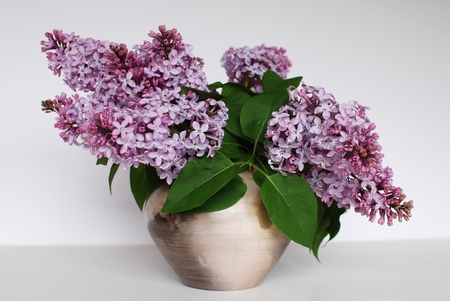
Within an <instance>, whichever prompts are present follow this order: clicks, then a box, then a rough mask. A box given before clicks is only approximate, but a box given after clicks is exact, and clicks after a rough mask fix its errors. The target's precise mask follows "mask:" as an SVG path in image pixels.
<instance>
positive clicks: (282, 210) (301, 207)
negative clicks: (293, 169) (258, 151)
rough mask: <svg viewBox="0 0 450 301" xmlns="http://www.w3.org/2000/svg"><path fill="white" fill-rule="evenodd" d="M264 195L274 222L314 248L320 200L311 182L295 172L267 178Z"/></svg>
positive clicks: (293, 236)
mask: <svg viewBox="0 0 450 301" xmlns="http://www.w3.org/2000/svg"><path fill="white" fill-rule="evenodd" d="M261 198H262V200H263V202H264V205H265V206H266V208H267V212H268V213H269V217H270V219H271V220H272V222H273V223H274V224H275V225H276V226H277V227H278V228H279V229H280V230H281V231H282V232H283V233H284V234H286V236H288V237H289V238H290V239H292V240H293V241H295V242H296V243H298V244H301V245H303V246H305V247H307V248H311V247H312V243H313V238H314V234H315V233H316V228H317V210H318V209H317V201H316V196H315V195H314V192H313V191H312V189H311V187H310V186H309V185H308V183H307V182H306V181H305V180H303V179H302V178H300V177H299V176H296V175H287V176H282V175H280V174H279V173H276V174H273V175H271V176H270V177H267V178H266V180H265V181H264V182H263V184H262V186H261Z"/></svg>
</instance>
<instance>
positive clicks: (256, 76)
mask: <svg viewBox="0 0 450 301" xmlns="http://www.w3.org/2000/svg"><path fill="white" fill-rule="evenodd" d="M285 53H286V50H285V49H283V48H276V47H267V46H265V45H264V44H263V45H261V46H256V47H253V48H249V47H247V46H245V47H241V48H236V49H235V48H233V47H230V48H229V49H228V50H227V51H226V52H225V54H224V55H223V57H222V59H221V64H222V67H224V68H225V70H226V72H227V76H228V80H229V81H230V82H236V83H240V84H243V85H246V86H248V87H249V88H250V89H251V90H252V91H254V92H258V93H261V92H263V89H262V86H261V79H262V76H263V75H264V73H265V72H266V71H267V70H273V71H275V72H276V73H277V74H278V75H279V76H281V77H282V78H286V76H287V73H288V71H289V68H290V67H291V66H292V64H291V61H290V60H289V59H288V57H287V56H286V55H285Z"/></svg>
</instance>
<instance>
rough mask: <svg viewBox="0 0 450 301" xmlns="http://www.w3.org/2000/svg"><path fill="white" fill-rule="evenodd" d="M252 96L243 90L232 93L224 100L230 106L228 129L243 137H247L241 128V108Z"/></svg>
mask: <svg viewBox="0 0 450 301" xmlns="http://www.w3.org/2000/svg"><path fill="white" fill-rule="evenodd" d="M251 99H252V98H251V96H249V95H248V94H246V93H243V92H237V93H233V94H230V95H229V96H227V97H225V99H224V100H223V101H224V102H225V105H226V106H227V108H228V120H227V126H226V129H227V130H228V131H229V132H230V133H232V134H234V135H236V136H238V137H241V138H245V135H244V134H243V133H242V130H241V109H242V106H243V105H244V104H245V103H247V102H248V101H249V100H251Z"/></svg>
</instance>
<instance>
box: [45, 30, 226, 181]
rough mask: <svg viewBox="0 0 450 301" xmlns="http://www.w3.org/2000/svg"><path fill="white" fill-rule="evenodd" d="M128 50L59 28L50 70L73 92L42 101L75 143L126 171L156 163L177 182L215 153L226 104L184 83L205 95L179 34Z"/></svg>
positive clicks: (48, 49)
mask: <svg viewBox="0 0 450 301" xmlns="http://www.w3.org/2000/svg"><path fill="white" fill-rule="evenodd" d="M149 36H150V37H151V38H152V41H145V42H144V43H143V44H142V45H137V46H135V47H134V48H133V50H129V49H128V48H127V46H126V45H124V44H116V43H110V42H107V41H99V40H94V39H90V38H88V39H83V38H81V37H79V36H76V35H74V34H73V33H71V34H65V33H63V32H62V31H59V30H55V31H53V33H47V34H46V37H47V38H48V40H47V41H42V42H41V44H42V46H43V47H42V51H43V52H45V53H46V55H47V59H48V62H49V68H50V69H51V70H52V71H53V72H54V74H55V75H58V76H61V77H62V78H63V80H64V81H65V83H66V84H67V85H68V86H69V87H70V88H72V89H73V90H74V91H82V92H86V95H85V96H81V95H79V94H75V95H73V96H68V95H66V94H65V93H62V94H61V95H59V96H56V97H55V99H54V100H48V101H45V102H43V106H44V110H46V111H47V112H50V111H54V112H56V113H57V114H58V117H57V121H56V124H55V127H56V128H58V129H60V130H61V131H62V132H61V134H60V136H61V138H62V139H63V140H64V141H66V142H67V143H69V144H74V145H79V146H81V147H83V148H86V149H89V150H90V151H91V153H92V154H93V155H95V156H96V157H97V158H108V159H111V160H112V162H114V163H116V164H120V165H121V166H122V167H123V168H129V167H131V166H135V167H137V166H138V165H139V164H148V165H151V166H153V167H154V168H155V169H156V171H157V173H158V175H159V176H160V177H161V178H162V179H166V182H167V183H169V184H171V183H172V182H173V180H174V179H175V178H176V177H177V176H178V174H179V172H180V170H181V169H182V168H183V166H184V165H185V164H186V163H187V162H188V161H190V160H192V159H193V158H194V157H195V156H203V155H207V156H214V154H215V151H216V150H218V149H219V148H220V147H221V143H222V138H223V135H224V130H223V129H224V127H225V126H226V120H227V119H228V115H227V108H226V106H225V104H224V103H223V102H222V101H216V100H214V99H206V100H201V101H200V100H199V99H198V96H197V95H196V94H195V93H193V92H188V93H186V94H182V93H181V86H187V87H191V88H195V89H201V90H207V82H206V76H205V74H204V72H203V71H202V67H203V62H202V59H200V58H198V57H195V56H194V55H193V54H192V53H191V51H192V46H190V45H188V44H184V43H183V41H182V37H181V35H180V34H179V33H178V32H177V30H176V29H172V30H166V28H165V26H160V27H159V32H158V33H155V32H153V31H151V32H150V33H149Z"/></svg>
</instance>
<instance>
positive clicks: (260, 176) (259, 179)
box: [253, 170, 267, 187]
mask: <svg viewBox="0 0 450 301" xmlns="http://www.w3.org/2000/svg"><path fill="white" fill-rule="evenodd" d="M266 177H267V175H266V174H264V173H262V172H261V171H259V170H257V171H255V173H254V174H253V181H255V183H256V185H258V186H259V187H261V186H262V184H263V183H264V181H265V180H266Z"/></svg>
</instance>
